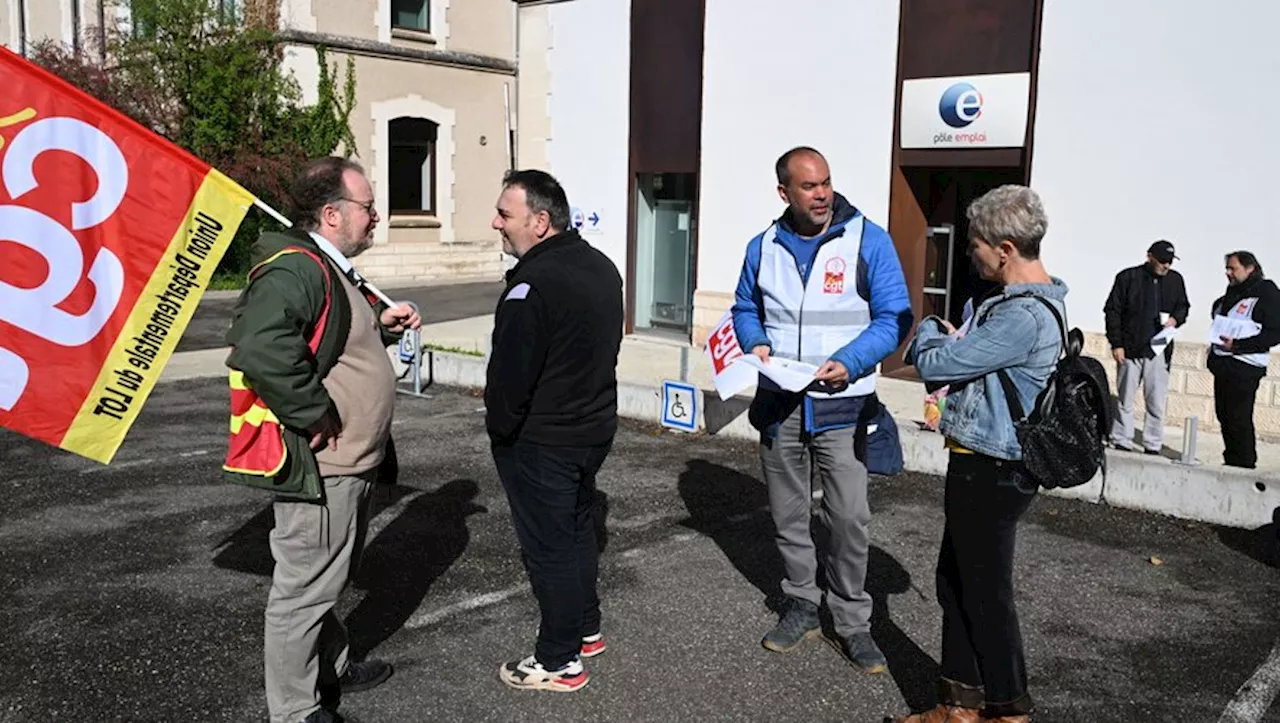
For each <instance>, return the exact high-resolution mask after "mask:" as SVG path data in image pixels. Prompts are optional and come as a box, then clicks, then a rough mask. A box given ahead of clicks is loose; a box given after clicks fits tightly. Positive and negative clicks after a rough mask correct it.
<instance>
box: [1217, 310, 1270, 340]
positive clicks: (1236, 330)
mask: <svg viewBox="0 0 1280 723" xmlns="http://www.w3.org/2000/svg"><path fill="white" fill-rule="evenodd" d="M1260 333H1262V325H1261V324H1259V323H1258V322H1256V321H1252V320H1250V319H1229V318H1227V317H1225V316H1215V317H1213V324H1212V325H1211V326H1210V327H1209V337H1208V341H1209V343H1210V344H1221V343H1222V340H1223V339H1248V338H1249V337H1251V336H1257V335H1258V334H1260Z"/></svg>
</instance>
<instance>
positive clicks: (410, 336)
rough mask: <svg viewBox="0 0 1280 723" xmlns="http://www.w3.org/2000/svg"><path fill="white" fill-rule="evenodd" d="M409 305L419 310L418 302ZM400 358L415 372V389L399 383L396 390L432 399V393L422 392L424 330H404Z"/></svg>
mask: <svg viewBox="0 0 1280 723" xmlns="http://www.w3.org/2000/svg"><path fill="white" fill-rule="evenodd" d="M409 306H412V307H413V309H414V311H417V310H418V306H417V304H414V303H413V302H409ZM406 356H407V357H408V358H407V359H406V358H405V357H406ZM400 359H401V361H407V362H409V364H410V367H409V370H410V371H411V372H412V373H413V391H409V390H408V389H404V388H402V387H401V386H400V384H399V383H397V384H396V392H398V393H400V394H407V395H409V396H414V397H418V398H421V399H431V395H430V394H423V392H422V387H423V383H422V332H421V331H420V330H416V329H408V330H406V331H405V332H404V335H403V336H402V337H401V339H400Z"/></svg>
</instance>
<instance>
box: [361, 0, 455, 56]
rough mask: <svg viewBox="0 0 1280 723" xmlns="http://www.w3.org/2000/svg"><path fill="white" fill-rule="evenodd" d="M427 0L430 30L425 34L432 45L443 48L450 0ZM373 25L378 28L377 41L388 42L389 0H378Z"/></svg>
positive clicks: (446, 43) (389, 39) (389, 22)
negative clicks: (429, 5)
mask: <svg viewBox="0 0 1280 723" xmlns="http://www.w3.org/2000/svg"><path fill="white" fill-rule="evenodd" d="M428 2H430V4H431V7H430V12H431V18H430V22H429V25H430V27H431V30H430V31H429V32H428V33H427V34H426V35H427V36H428V37H430V39H431V42H432V43H433V44H434V45H433V47H435V48H438V49H440V50H444V49H445V47H446V46H447V45H448V43H449V3H450V0H428ZM373 25H374V27H376V28H377V29H378V41H379V42H383V43H390V42H391V0H378V9H377V14H376V15H375V16H374V18H373ZM408 32H414V31H408Z"/></svg>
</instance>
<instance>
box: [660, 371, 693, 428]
mask: <svg viewBox="0 0 1280 723" xmlns="http://www.w3.org/2000/svg"><path fill="white" fill-rule="evenodd" d="M662 426H664V427H668V428H671V429H678V430H681V431H683V432H696V431H697V429H698V390H697V389H696V388H695V387H694V386H693V385H692V384H685V383H683V382H671V381H666V382H663V383H662Z"/></svg>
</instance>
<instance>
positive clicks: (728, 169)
mask: <svg viewBox="0 0 1280 723" xmlns="http://www.w3.org/2000/svg"><path fill="white" fill-rule="evenodd" d="M783 8H785V10H784V9H783ZM898 9H899V0H843V1H842V2H838V3H837V2H830V0H792V1H791V2H789V3H786V4H785V5H784V4H782V3H779V2H778V1H777V0H707V19H706V25H707V27H706V47H705V56H704V61H703V63H704V76H703V77H704V85H703V99H702V114H703V115H702V176H701V193H700V198H701V200H700V203H701V208H700V212H699V224H700V227H699V233H698V239H699V252H698V289H699V290H704V291H732V290H733V289H734V288H735V287H736V285H737V282H738V274H739V272H740V271H741V269H742V254H743V250H744V249H745V248H746V245H747V242H748V241H749V240H750V239H751V237H753V236H755V235H756V234H758V233H760V232H761V231H763V230H764V229H765V228H766V227H767V226H768V225H769V222H770V221H772V220H773V219H774V218H777V216H778V215H779V213H781V211H782V209H783V204H782V202H781V201H780V200H779V199H778V194H777V190H776V189H777V180H776V178H775V176H774V174H773V164H774V161H775V160H777V158H778V156H779V155H781V154H782V153H783V152H784V151H786V150H787V149H788V148H791V147H793V146H797V145H808V146H813V147H815V148H817V149H818V150H819V151H821V152H822V153H823V155H825V156H826V157H827V160H828V162H829V163H830V164H831V177H832V181H833V183H834V185H835V188H836V190H837V191H839V192H840V193H842V194H844V195H845V197H847V198H848V199H849V201H850V202H851V203H853V204H854V205H856V206H858V207H859V208H860V209H862V211H863V212H864V213H865V214H866V215H867V217H868V218H870V219H871V220H873V221H875V222H876V223H878V224H880V225H881V226H887V225H888V217H889V181H890V161H891V150H892V144H893V101H894V79H895V77H896V74H897V63H898ZM801 29H803V30H802V32H801ZM780 31H781V32H780ZM806 99H808V100H807V101H806ZM806 106H807V107H806Z"/></svg>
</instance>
